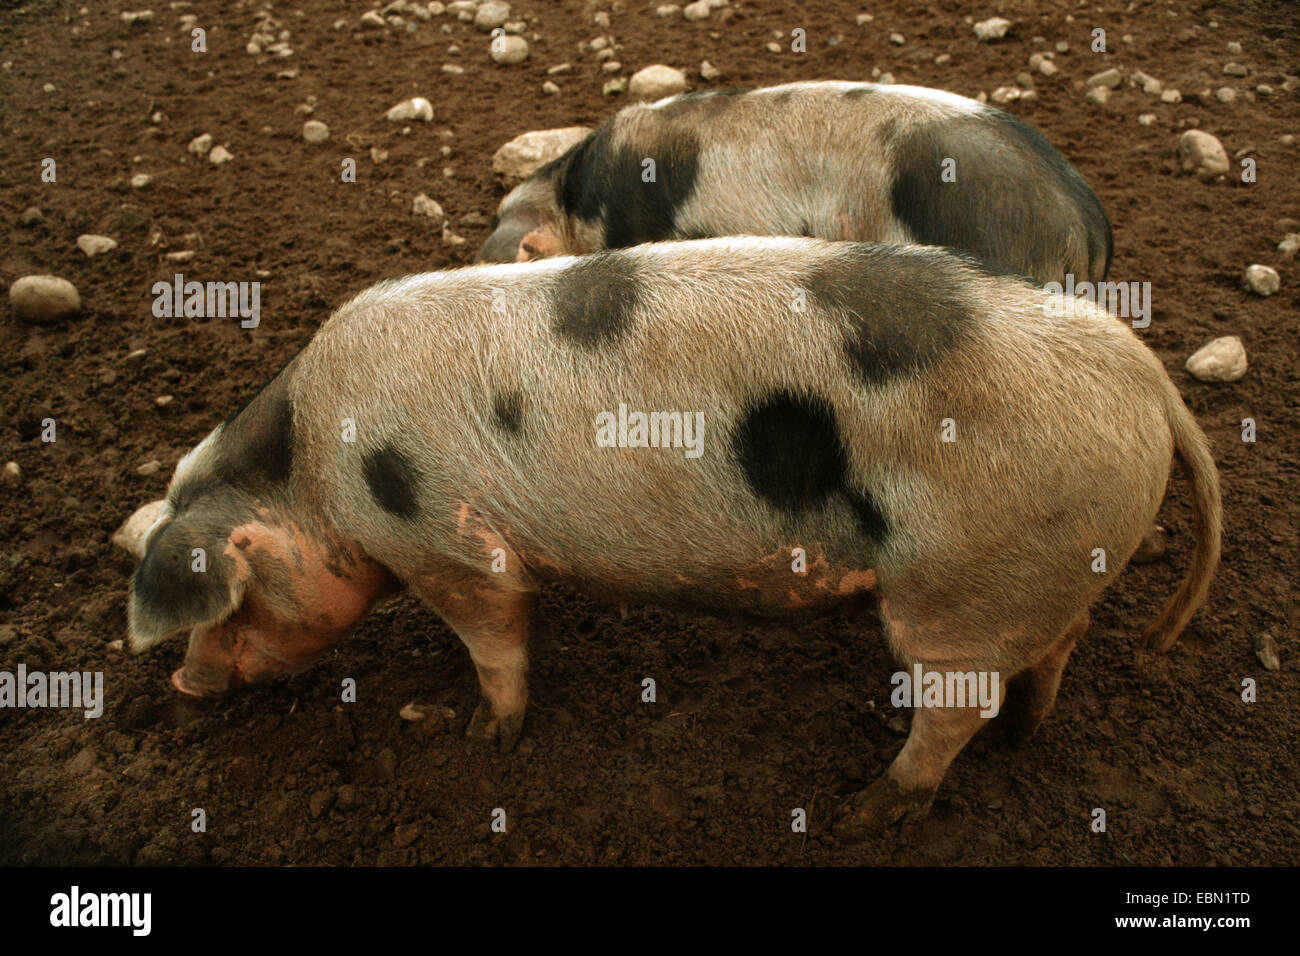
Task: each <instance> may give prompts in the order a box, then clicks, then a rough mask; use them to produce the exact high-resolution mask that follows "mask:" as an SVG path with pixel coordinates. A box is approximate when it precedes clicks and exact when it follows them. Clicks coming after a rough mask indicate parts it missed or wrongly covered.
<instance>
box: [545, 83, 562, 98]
mask: <svg viewBox="0 0 1300 956" xmlns="http://www.w3.org/2000/svg"><path fill="white" fill-rule="evenodd" d="M542 92H543V93H545V94H546V95H547V96H554V95H555V94H556V93H558V92H560V88H559V86H557V85H556V84H555V83H553V82H552V81H550V80H547V81H546V82H545V83H543V84H542Z"/></svg>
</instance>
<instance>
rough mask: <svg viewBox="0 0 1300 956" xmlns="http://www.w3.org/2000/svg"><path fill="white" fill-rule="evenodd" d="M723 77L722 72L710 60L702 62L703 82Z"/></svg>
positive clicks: (701, 73) (701, 76) (701, 75)
mask: <svg viewBox="0 0 1300 956" xmlns="http://www.w3.org/2000/svg"><path fill="white" fill-rule="evenodd" d="M720 76H722V71H721V70H719V69H718V68H717V67H716V66H714V65H713V64H712V63H710V62H709V61H708V60H701V61H700V78H701V79H703V80H709V81H712V80H716V79H718V78H719V77H720Z"/></svg>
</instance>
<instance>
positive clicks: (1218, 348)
mask: <svg viewBox="0 0 1300 956" xmlns="http://www.w3.org/2000/svg"><path fill="white" fill-rule="evenodd" d="M1184 367H1185V368H1186V369H1187V371H1188V372H1190V373H1191V374H1192V376H1193V377H1194V378H1197V379H1199V380H1200V381H1202V382H1235V381H1236V380H1237V379H1239V378H1241V377H1242V376H1243V375H1245V374H1246V347H1245V346H1244V345H1242V344H1241V339H1240V338H1238V337H1237V336H1235V335H1225V336H1224V337H1222V338H1218V339H1215V340H1214V341H1212V342H1209V343H1207V344H1205V345H1203V346H1201V347H1200V348H1199V349H1197V350H1196V351H1195V352H1194V353H1193V354H1192V355H1191V356H1190V357H1189V358H1188V359H1187V362H1186V364H1185V366H1184Z"/></svg>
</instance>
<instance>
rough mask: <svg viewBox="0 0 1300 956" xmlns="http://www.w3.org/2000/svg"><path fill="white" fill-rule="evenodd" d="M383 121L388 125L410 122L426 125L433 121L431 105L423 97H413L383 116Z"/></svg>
mask: <svg viewBox="0 0 1300 956" xmlns="http://www.w3.org/2000/svg"><path fill="white" fill-rule="evenodd" d="M384 119H386V120H388V121H389V122H390V123H405V122H409V121H410V120H420V121H421V122H425V123H427V122H429V121H431V120H432V119H433V104H432V103H430V102H429V101H428V100H426V99H425V98H424V97H423V96H415V97H412V98H411V99H409V100H402V102H400V103H398V104H397V105H396V106H394V107H393V108H392V109H390V110H389V111H388V112H387V113H385V114H384Z"/></svg>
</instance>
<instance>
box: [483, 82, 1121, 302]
mask: <svg viewBox="0 0 1300 956" xmlns="http://www.w3.org/2000/svg"><path fill="white" fill-rule="evenodd" d="M651 162H652V163H653V166H651V165H650V163H651ZM497 220H498V225H497V228H496V229H495V230H494V232H493V233H492V235H491V236H490V237H489V238H488V240H487V241H486V242H485V243H484V244H483V248H482V249H481V250H480V252H479V258H480V260H482V261H489V262H510V261H515V260H522V259H529V258H541V257H544V256H549V255H557V254H565V253H574V254H581V253H588V252H596V251H599V250H601V249H606V248H620V247H624V246H632V245H636V244H637V243H642V242H657V241H660V240H665V239H699V238H704V237H708V236H730V235H763V236H814V237H817V238H819V239H861V240H868V241H873V242H921V243H926V244H928V245H937V246H951V247H953V248H955V249H958V250H960V251H962V252H965V253H968V254H971V255H974V256H975V257H976V258H979V259H983V260H985V261H986V262H989V263H991V264H994V265H996V266H998V267H999V268H1001V269H1003V270H1005V271H1009V272H1014V273H1017V274H1022V275H1027V276H1032V277H1033V278H1035V279H1037V280H1038V281H1039V282H1044V283H1046V282H1061V283H1064V282H1065V281H1066V279H1065V276H1066V274H1067V273H1068V274H1072V275H1073V276H1074V277H1075V279H1076V281H1080V282H1082V281H1084V280H1085V278H1086V279H1087V280H1088V281H1091V282H1097V281H1100V280H1101V279H1104V278H1105V276H1106V271H1107V269H1108V268H1109V267H1110V257H1111V247H1112V243H1111V231H1110V223H1109V222H1108V220H1107V219H1106V213H1105V212H1104V211H1103V210H1102V207H1101V203H1100V202H1098V200H1097V197H1096V195H1095V194H1094V193H1093V191H1092V190H1091V189H1090V188H1089V187H1088V184H1087V183H1086V182H1084V180H1083V178H1082V177H1081V176H1080V175H1079V173H1078V171H1077V170H1075V168H1074V167H1073V166H1071V165H1070V164H1069V162H1067V161H1066V159H1065V157H1063V156H1062V155H1061V154H1060V153H1058V152H1057V151H1056V150H1055V149H1053V148H1052V147H1051V145H1050V144H1048V142H1047V141H1046V140H1045V139H1043V137H1042V136H1041V135H1040V134H1039V133H1038V131H1037V130H1035V129H1033V128H1032V127H1030V126H1028V125H1026V124H1025V123H1022V122H1021V121H1020V120H1018V119H1016V118H1015V117H1014V116H1012V115H1010V114H1009V113H1005V112H1003V111H1002V110H999V109H994V108H993V107H990V106H985V105H982V104H980V103H978V102H976V101H975V100H969V99H966V98H965V97H962V96H957V95H955V94H952V93H946V92H944V91H942V90H931V89H926V88H923V87H915V86H896V85H877V84H873V83H842V82H823V83H791V84H787V85H785V86H774V87H769V88H766V89H760V90H753V91H749V92H746V91H730V92H719V93H712V92H710V93H693V94H686V95H683V96H676V97H670V98H668V99H664V100H660V101H658V102H656V103H652V104H638V105H634V106H629V107H627V108H626V109H623V110H621V111H620V112H619V113H617V114H616V115H615V116H614V117H612V118H611V119H610V120H608V121H607V122H605V123H604V124H603V125H602V126H600V127H599V128H598V129H597V130H596V131H595V132H593V133H592V134H591V135H590V136H588V137H587V138H586V139H585V140H583V141H582V142H580V143H579V144H578V145H576V146H575V147H573V148H572V149H571V150H569V151H568V152H567V153H566V154H564V155H563V156H561V157H560V158H559V159H557V160H555V161H554V162H552V163H549V164H548V165H546V166H544V167H542V168H541V169H540V170H538V171H537V172H536V173H535V174H533V175H532V176H531V177H530V178H528V179H527V180H525V181H524V182H523V183H521V184H520V185H519V186H517V187H515V189H514V190H512V191H511V192H510V194H509V195H507V196H506V197H505V198H504V199H503V200H502V201H501V204H500V207H499V208H498V210H497Z"/></svg>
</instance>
